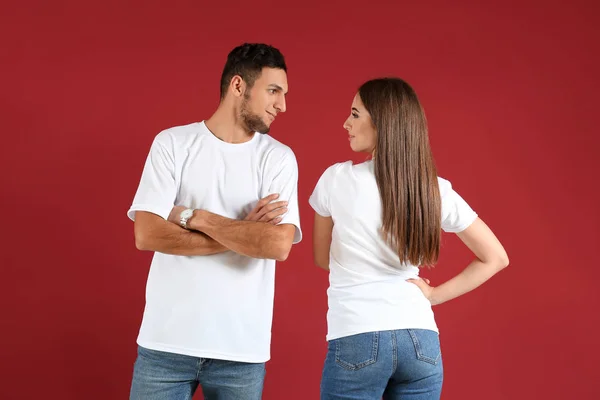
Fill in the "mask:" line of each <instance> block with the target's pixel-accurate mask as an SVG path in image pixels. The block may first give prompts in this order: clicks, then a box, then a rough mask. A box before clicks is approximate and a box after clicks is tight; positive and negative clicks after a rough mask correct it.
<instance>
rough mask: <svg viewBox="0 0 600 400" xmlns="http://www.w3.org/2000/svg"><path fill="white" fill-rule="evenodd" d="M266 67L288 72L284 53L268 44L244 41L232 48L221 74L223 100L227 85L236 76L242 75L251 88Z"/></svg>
mask: <svg viewBox="0 0 600 400" xmlns="http://www.w3.org/2000/svg"><path fill="white" fill-rule="evenodd" d="M265 67H266V68H278V69H282V70H284V71H285V72H287V66H286V65H285V59H284V58H283V54H281V52H280V51H279V50H277V49H276V48H275V47H273V46H270V45H268V44H263V43H244V44H243V45H241V46H238V47H236V48H235V49H233V50H231V52H230V53H229V55H228V56H227V62H226V63H225V68H223V74H222V75H221V100H222V99H223V98H224V97H225V94H226V93H227V87H228V86H229V83H230V82H231V79H232V78H233V77H234V76H236V75H239V76H241V77H242V79H243V80H244V81H245V82H246V84H247V85H248V88H251V87H252V86H253V85H254V81H256V79H258V78H259V77H260V74H261V72H262V69H263V68H265Z"/></svg>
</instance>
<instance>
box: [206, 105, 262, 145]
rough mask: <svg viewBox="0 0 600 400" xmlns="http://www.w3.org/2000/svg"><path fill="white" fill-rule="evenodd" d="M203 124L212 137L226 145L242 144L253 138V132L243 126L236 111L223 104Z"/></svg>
mask: <svg viewBox="0 0 600 400" xmlns="http://www.w3.org/2000/svg"><path fill="white" fill-rule="evenodd" d="M205 124H206V127H207V128H208V130H209V131H211V132H212V134H213V135H215V136H216V137H217V138H219V139H220V140H222V141H224V142H227V143H244V142H247V141H248V140H250V139H252V137H253V136H254V132H251V131H249V130H248V129H247V128H246V127H245V126H244V124H243V123H242V121H241V119H240V118H239V116H238V113H237V112H236V110H235V109H234V108H233V107H225V106H224V104H220V105H219V107H218V108H217V110H216V111H215V113H214V114H213V115H212V116H211V117H210V118H209V119H207V120H206V121H205Z"/></svg>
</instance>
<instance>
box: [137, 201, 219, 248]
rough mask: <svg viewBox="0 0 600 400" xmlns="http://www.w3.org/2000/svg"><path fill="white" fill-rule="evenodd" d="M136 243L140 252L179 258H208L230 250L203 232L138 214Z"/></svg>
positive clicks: (145, 214)
mask: <svg viewBox="0 0 600 400" xmlns="http://www.w3.org/2000/svg"><path fill="white" fill-rule="evenodd" d="M135 242H136V246H137V248H138V249H139V250H148V251H157V252H159V253H164V254H173V255H178V256H206V255H211V254H217V253H223V252H225V251H228V250H229V249H228V248H227V247H225V246H223V245H222V244H221V243H219V242H217V241H216V240H214V239H213V238H211V237H209V236H208V235H206V234H204V233H202V232H192V231H189V230H186V229H183V228H181V227H180V226H177V225H175V224H173V223H171V222H168V221H165V220H164V219H162V218H161V217H159V216H157V215H154V214H150V213H145V212H139V211H138V212H137V216H136V222H135Z"/></svg>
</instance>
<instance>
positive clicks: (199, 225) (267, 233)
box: [188, 210, 295, 261]
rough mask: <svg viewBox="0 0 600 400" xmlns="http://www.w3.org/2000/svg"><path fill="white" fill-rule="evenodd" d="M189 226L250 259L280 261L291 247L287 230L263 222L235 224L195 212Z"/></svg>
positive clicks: (235, 221)
mask: <svg viewBox="0 0 600 400" xmlns="http://www.w3.org/2000/svg"><path fill="white" fill-rule="evenodd" d="M188 224H189V225H190V227H191V228H192V229H194V230H197V231H201V232H204V233H206V234H207V235H208V236H210V237H211V238H213V239H215V240H216V241H217V242H219V243H221V244H222V245H223V246H225V247H227V248H229V249H230V250H232V251H234V252H236V253H239V254H243V255H245V256H248V257H253V258H268V259H274V260H280V261H283V260H285V259H286V258H287V256H288V254H289V252H290V248H291V244H292V243H291V242H292V240H290V237H289V235H287V234H286V227H283V226H275V225H271V224H268V223H264V222H255V221H238V220H234V219H230V218H226V217H222V216H220V215H217V214H213V213H211V212H208V211H205V210H196V211H195V213H194V216H193V217H192V218H190V220H189V221H188ZM292 228H293V227H292ZM294 229H295V228H294ZM292 238H293V236H292Z"/></svg>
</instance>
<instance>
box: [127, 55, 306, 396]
mask: <svg viewBox="0 0 600 400" xmlns="http://www.w3.org/2000/svg"><path fill="white" fill-rule="evenodd" d="M287 90H288V84H287V67H286V65H285V60H284V57H283V55H282V54H281V53H280V52H279V50H277V49H275V48H273V47H271V46H268V45H265V44H244V45H242V46H239V47H236V48H235V49H233V50H232V51H231V53H229V55H228V57H227V62H226V64H225V68H224V70H223V74H222V77H221V100H220V103H219V106H218V108H217V110H216V111H215V112H214V114H213V115H212V116H211V117H210V118H209V119H208V120H206V121H203V122H199V123H193V124H190V125H185V126H179V127H175V128H171V129H167V130H165V131H163V132H161V133H160V134H158V135H157V136H156V138H155V140H154V142H153V144H152V147H151V150H150V154H149V156H148V158H147V160H146V164H145V166H144V171H143V174H142V178H141V182H140V185H139V188H138V190H137V193H136V195H135V198H134V201H133V204H132V206H131V208H130V210H129V212H128V216H129V217H130V218H131V219H132V220H134V221H135V224H134V230H135V241H136V246H137V248H138V249H140V250H148V251H154V252H155V253H154V258H153V260H152V265H151V267H150V273H149V276H148V282H147V288H146V307H145V310H144V317H143V321H142V325H141V328H140V332H139V336H138V339H137V343H138V345H139V346H138V357H137V359H136V362H135V367H134V374H133V381H132V387H131V398H132V399H145V400H152V399H190V398H191V397H192V396H193V393H194V392H195V390H196V388H197V387H198V385H201V387H202V391H203V393H204V396H205V398H206V399H232V400H233V399H235V400H254V399H260V398H261V394H262V387H263V380H264V375H265V365H264V364H265V362H266V361H268V360H269V358H270V340H271V321H272V315H273V295H274V280H275V262H276V260H278V261H283V260H285V259H286V258H287V256H288V254H289V252H290V249H291V246H292V244H293V243H298V242H299V241H300V240H301V238H302V233H301V230H300V219H299V212H298V201H297V181H298V167H297V163H296V158H295V156H294V153H293V151H292V150H291V149H290V148H289V147H287V146H285V145H283V144H281V143H280V142H278V141H276V140H275V139H273V138H272V137H271V136H269V135H267V132H269V128H270V126H271V123H272V122H273V121H274V120H275V118H276V117H277V115H278V114H279V113H281V112H285V110H286V103H285V95H286V93H287Z"/></svg>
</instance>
